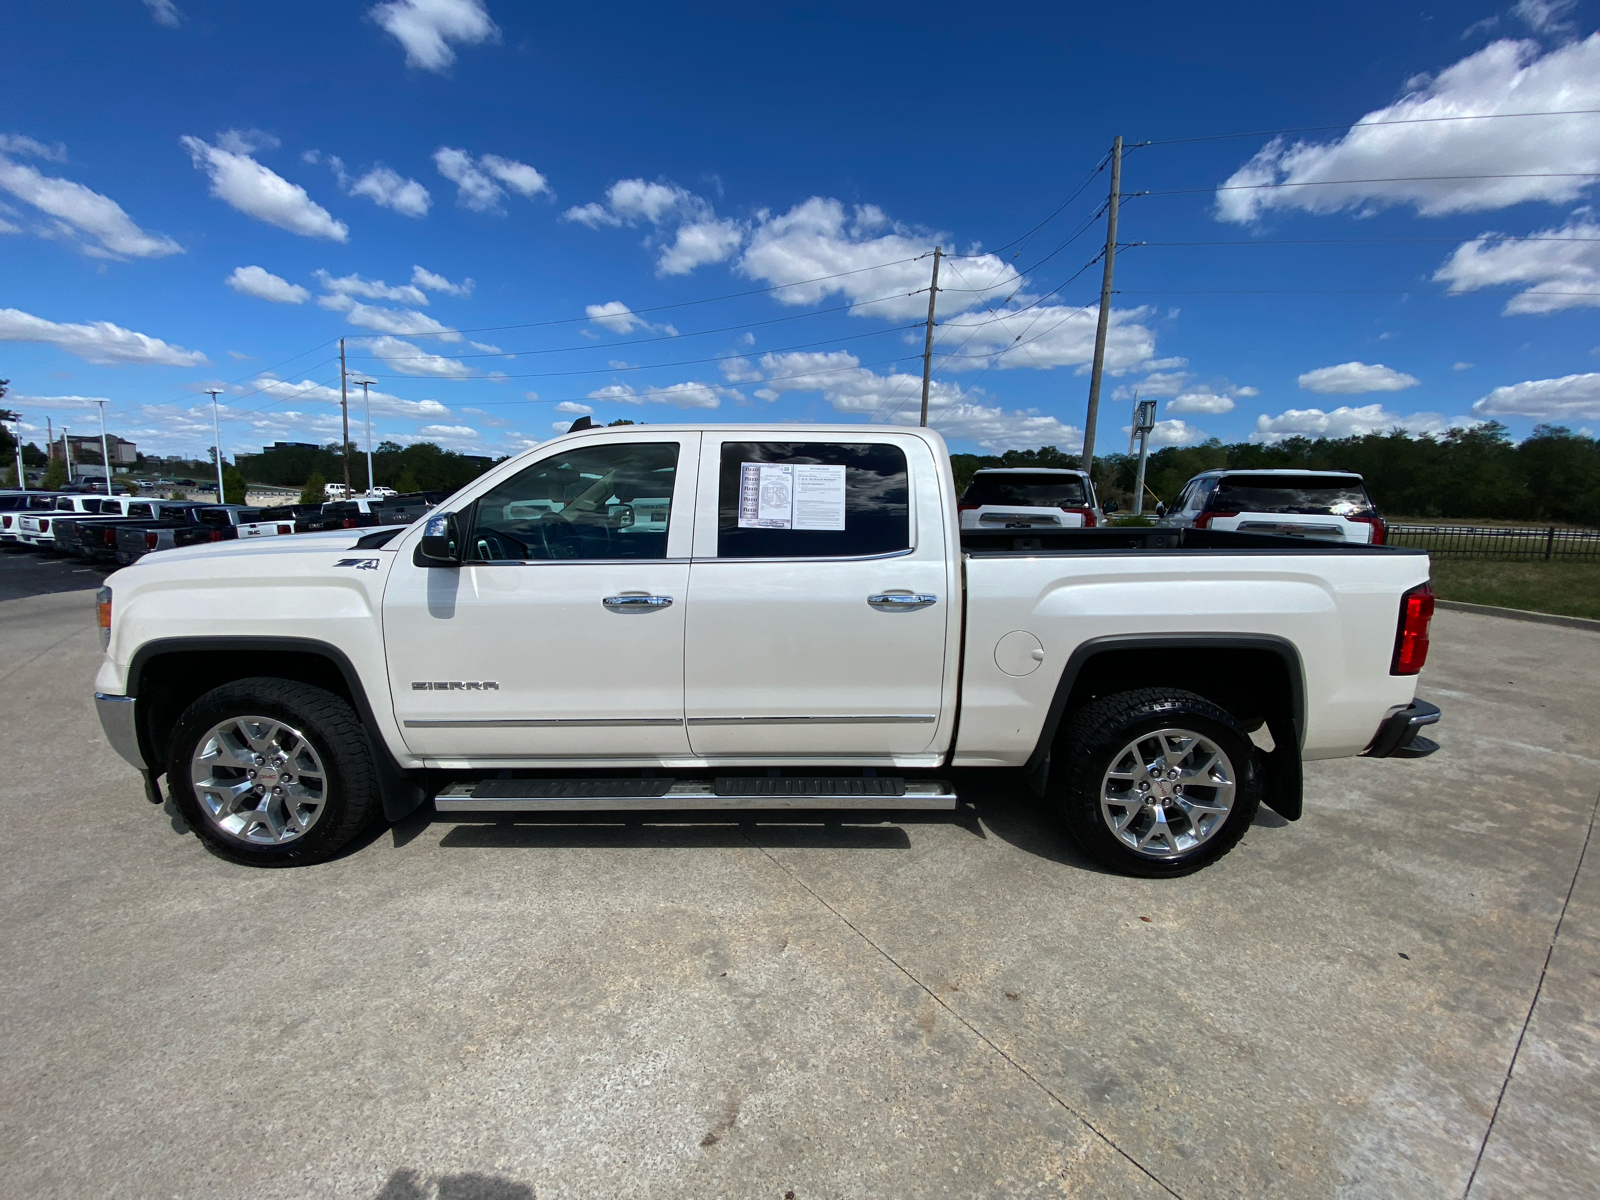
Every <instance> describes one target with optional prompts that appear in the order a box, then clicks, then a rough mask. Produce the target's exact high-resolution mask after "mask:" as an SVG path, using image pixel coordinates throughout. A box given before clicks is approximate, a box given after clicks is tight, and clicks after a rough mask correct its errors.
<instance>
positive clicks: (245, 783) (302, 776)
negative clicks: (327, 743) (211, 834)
mask: <svg viewBox="0 0 1600 1200" xmlns="http://www.w3.org/2000/svg"><path fill="white" fill-rule="evenodd" d="M189 778H190V780H191V782H192V783H193V784H194V794H195V799H196V800H198V801H199V802H200V809H201V811H202V812H204V813H205V814H206V816H207V817H209V818H210V819H211V823H212V824H213V825H215V826H216V827H217V828H218V829H220V830H221V831H222V832H223V833H226V834H228V835H229V836H231V837H234V838H237V839H238V840H239V841H242V842H248V843H250V844H252V845H256V846H280V845H282V844H284V843H285V842H292V841H294V840H295V839H297V838H300V837H303V836H304V835H305V833H306V832H307V831H308V830H309V829H310V828H311V827H312V826H313V825H315V824H316V823H317V818H319V817H321V816H322V812H323V810H324V809H325V808H327V797H328V774H327V772H326V771H325V770H324V769H323V766H322V759H321V757H320V756H319V755H318V754H317V752H316V750H315V749H314V748H313V747H312V745H311V743H310V741H309V740H307V738H306V735H305V734H303V733H301V732H300V731H299V730H298V729H295V728H293V727H292V726H289V725H285V724H284V723H283V722H282V721H278V720H275V719H274V718H272V717H250V716H246V717H230V718H229V719H228V720H226V721H223V722H222V723H221V724H219V725H214V726H212V727H211V730H210V732H209V733H207V734H206V735H205V736H204V737H203V738H201V739H200V740H199V742H198V743H196V745H195V751H194V757H193V758H192V759H191V760H190V763H189Z"/></svg>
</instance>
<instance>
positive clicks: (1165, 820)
mask: <svg viewBox="0 0 1600 1200" xmlns="http://www.w3.org/2000/svg"><path fill="white" fill-rule="evenodd" d="M1235 780H1236V777H1235V775H1234V773H1233V763H1232V762H1230V761H1229V760H1228V756H1227V755H1226V754H1224V753H1223V752H1222V748H1221V747H1219V746H1218V745H1217V744H1216V743H1215V742H1213V741H1211V740H1210V739H1209V738H1206V737H1202V736H1201V735H1200V734H1198V733H1196V732H1194V731H1193V730H1192V729H1157V730H1154V731H1152V732H1150V733H1142V734H1140V735H1139V736H1138V737H1137V738H1135V739H1134V740H1133V741H1131V742H1129V743H1128V744H1127V745H1126V746H1124V747H1123V748H1122V749H1121V750H1120V751H1119V752H1118V753H1117V755H1116V757H1115V758H1113V759H1112V760H1111V766H1110V768H1109V769H1108V770H1107V771H1106V774H1105V778H1104V779H1103V780H1102V781H1101V784H1100V815H1101V817H1102V818H1103V819H1104V820H1105V823H1106V827H1107V828H1108V829H1110V830H1111V833H1112V836H1113V837H1115V838H1116V839H1117V840H1118V841H1119V842H1121V843H1122V844H1123V845H1124V846H1126V847H1127V848H1128V849H1129V850H1132V851H1133V852H1134V853H1135V854H1137V855H1139V856H1140V857H1141V858H1154V859H1170V858H1177V857H1178V856H1179V855H1183V854H1188V853H1189V852H1190V851H1192V850H1194V849H1196V848H1198V847H1200V846H1202V845H1204V844H1205V843H1206V842H1207V841H1209V840H1210V839H1211V837H1212V836H1213V835H1214V834H1215V833H1216V832H1217V830H1219V829H1221V828H1222V826H1223V823H1224V822H1225V821H1227V819H1228V814H1229V813H1230V812H1231V811H1233V800H1234V794H1235V792H1236V791H1237V784H1236V781H1235Z"/></svg>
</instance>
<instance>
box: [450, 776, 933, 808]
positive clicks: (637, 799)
mask: <svg viewBox="0 0 1600 1200" xmlns="http://www.w3.org/2000/svg"><path fill="white" fill-rule="evenodd" d="M433 805H434V808H436V809H437V810H438V811H439V812H473V813H495V812H614V811H627V810H637V811H646V812H671V811H675V810H696V809H729V808H735V809H749V810H751V811H762V810H767V809H784V808H810V809H828V808H835V809H838V808H854V809H924V810H928V809H931V810H936V811H949V810H951V809H954V808H955V806H956V794H955V790H954V789H953V788H952V787H951V786H950V785H949V784H948V783H946V782H944V781H943V780H921V779H917V780H906V779H901V778H898V777H888V776H885V777H881V778H873V777H868V778H857V777H845V778H838V779H833V778H816V777H812V778H804V779H768V778H762V777H724V778H718V779H715V780H705V779H687V780H675V779H485V780H482V781H481V782H472V783H452V784H450V785H449V786H447V787H446V788H444V789H443V790H442V791H441V792H440V793H439V794H438V795H437V796H435V797H434V801H433Z"/></svg>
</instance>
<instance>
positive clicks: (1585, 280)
mask: <svg viewBox="0 0 1600 1200" xmlns="http://www.w3.org/2000/svg"><path fill="white" fill-rule="evenodd" d="M1544 239H1564V240H1544ZM1433 277H1434V279H1436V280H1439V281H1441V282H1448V283H1449V284H1450V294H1451V295H1453V296H1458V295H1461V294H1462V293H1463V292H1475V291H1477V290H1478V289H1479V288H1485V287H1495V286H1497V285H1501V284H1507V283H1525V284H1532V285H1533V286H1532V287H1529V288H1526V289H1525V290H1523V291H1521V292H1518V293H1517V294H1516V295H1515V296H1513V297H1512V298H1511V299H1510V300H1508V301H1507V302H1506V306H1505V308H1504V309H1502V310H1501V311H1502V312H1504V313H1505V314H1506V315H1507V316H1514V315H1517V314H1521V313H1540V314H1543V313H1552V312H1559V311H1560V310H1561V309H1564V308H1595V307H1600V224H1596V223H1595V222H1594V221H1592V220H1587V219H1580V220H1572V221H1569V222H1568V223H1567V224H1566V225H1564V226H1562V227H1561V228H1560V229H1542V230H1540V231H1539V232H1538V233H1534V234H1530V235H1529V236H1528V237H1527V238H1517V237H1508V236H1506V235H1505V234H1499V233H1485V234H1481V235H1479V236H1478V237H1476V238H1474V239H1472V241H1470V242H1464V243H1462V245H1460V246H1459V247H1457V249H1456V251H1455V253H1454V254H1452V255H1451V256H1450V259H1449V261H1448V262H1446V263H1445V264H1444V266H1442V267H1440V268H1439V269H1438V270H1437V271H1435V272H1434V275H1433Z"/></svg>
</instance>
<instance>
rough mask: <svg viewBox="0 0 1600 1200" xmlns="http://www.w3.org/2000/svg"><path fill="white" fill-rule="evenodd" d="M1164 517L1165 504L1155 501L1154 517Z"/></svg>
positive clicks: (1165, 513)
mask: <svg viewBox="0 0 1600 1200" xmlns="http://www.w3.org/2000/svg"><path fill="white" fill-rule="evenodd" d="M1166 515H1167V506H1166V505H1165V504H1162V503H1161V501H1159V500H1157V501H1156V516H1158V517H1164V516H1166Z"/></svg>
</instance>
